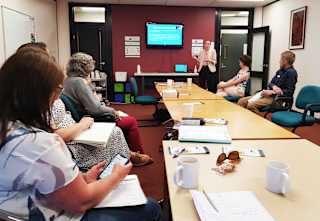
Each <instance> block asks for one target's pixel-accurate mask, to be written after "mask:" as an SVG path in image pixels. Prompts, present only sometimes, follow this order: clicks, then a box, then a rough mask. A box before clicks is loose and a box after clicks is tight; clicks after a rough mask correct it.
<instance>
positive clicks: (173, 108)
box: [164, 100, 299, 139]
mask: <svg viewBox="0 0 320 221" xmlns="http://www.w3.org/2000/svg"><path fill="white" fill-rule="evenodd" d="M188 103H194V109H193V117H200V118H224V119H225V120H227V121H228V125H227V126H228V129H229V133H230V136H231V138H232V139H296V138H299V136H298V135H296V134H294V133H292V132H291V131H289V130H286V129H284V128H282V127H280V126H278V125H276V124H274V123H272V122H270V121H269V120H267V119H264V118H263V117H261V116H259V115H257V114H255V113H253V112H251V111H249V110H247V109H245V108H242V107H240V106H239V105H237V104H233V103H231V102H228V101H226V100H201V101H194V100H183V101H180V100H179V101H164V104H165V105H166V107H167V109H168V111H169V113H170V115H171V117H172V118H173V119H174V120H176V121H180V120H181V119H182V117H185V116H186V115H185V112H186V108H185V105H183V104H188Z"/></svg>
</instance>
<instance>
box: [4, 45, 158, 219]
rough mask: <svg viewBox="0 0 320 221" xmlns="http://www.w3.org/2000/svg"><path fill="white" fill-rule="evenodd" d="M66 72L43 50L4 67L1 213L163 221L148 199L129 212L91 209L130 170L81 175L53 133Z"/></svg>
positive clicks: (16, 56) (18, 57)
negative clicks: (53, 111) (54, 107)
mask: <svg viewBox="0 0 320 221" xmlns="http://www.w3.org/2000/svg"><path fill="white" fill-rule="evenodd" d="M63 79H64V74H63V72H62V70H61V69H60V68H59V67H58V66H57V64H56V63H55V62H53V60H52V58H51V57H50V56H49V55H48V54H47V53H45V52H44V51H43V50H40V49H35V48H28V49H25V50H24V49H21V50H19V52H18V53H16V54H14V55H12V56H11V57H10V58H9V59H8V60H7V61H6V62H5V63H4V65H3V66H2V68H1V69H0V106H1V111H0V183H1V185H0V193H1V194H0V209H1V210H4V211H7V212H10V213H12V214H14V215H16V216H18V217H22V218H24V219H27V220H41V221H96V220H115V221H122V220H129V219H130V220H131V221H140V220H146V221H160V220H161V219H162V218H161V212H160V207H159V205H158V204H157V203H156V202H154V201H153V200H148V202H147V203H146V204H145V205H141V206H136V207H130V208H125V207H123V208H102V209H99V210H96V209H92V208H94V207H95V206H96V205H98V204H99V203H100V202H101V200H103V199H104V198H105V197H106V195H108V194H109V193H110V192H111V191H112V189H114V188H115V187H116V186H117V185H118V184H119V182H120V181H121V180H122V179H123V178H124V177H125V176H126V175H127V174H128V173H129V172H130V169H131V167H132V164H131V163H129V164H128V165H125V166H122V165H115V166H114V168H113V171H112V173H111V175H109V176H107V177H104V178H102V179H99V180H98V179H97V178H98V176H99V174H100V173H101V171H102V170H103V168H104V166H105V162H101V163H99V164H98V165H95V166H94V167H93V168H91V169H90V170H89V171H88V172H87V173H81V172H80V171H79V169H78V167H77V166H76V165H75V162H74V161H73V160H72V158H71V155H70V152H69V150H68V148H67V147H66V145H65V143H64V142H63V140H62V139H61V138H60V137H59V136H58V135H57V134H54V133H52V132H53V129H52V128H51V111H50V109H51V105H52V103H53V102H54V100H56V99H57V97H58V96H59V94H60V93H61V90H62V83H63Z"/></svg>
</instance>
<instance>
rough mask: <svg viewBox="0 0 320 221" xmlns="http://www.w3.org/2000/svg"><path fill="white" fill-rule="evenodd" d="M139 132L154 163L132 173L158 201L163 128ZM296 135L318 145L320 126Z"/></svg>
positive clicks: (139, 111)
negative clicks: (160, 148)
mask: <svg viewBox="0 0 320 221" xmlns="http://www.w3.org/2000/svg"><path fill="white" fill-rule="evenodd" d="M112 106H113V107H114V108H115V109H119V110H122V111H124V112H126V113H128V114H130V115H132V116H134V117H136V118H137V119H150V118H151V114H152V113H153V112H154V107H153V106H141V105H133V104H130V105H125V104H113V105H112ZM140 132H141V138H142V141H143V144H144V148H145V150H146V152H147V153H148V154H150V155H151V156H152V157H153V159H154V161H155V162H154V163H153V164H151V165H148V166H144V167H140V168H134V169H133V170H132V173H135V174H138V176H139V179H140V182H141V185H142V187H143V190H144V191H145V193H146V195H147V196H150V197H153V198H154V199H157V200H160V199H162V198H163V190H164V188H163V187H164V161H163V155H162V154H163V153H162V152H159V147H160V145H161V141H162V137H163V135H164V133H165V128H164V127H163V126H159V127H141V128H140ZM296 133H297V134H298V135H299V136H301V137H302V138H304V139H308V140H310V141H312V142H314V143H316V144H318V145H320V124H316V125H314V126H312V127H303V128H299V129H297V131H296Z"/></svg>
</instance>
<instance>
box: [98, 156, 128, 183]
mask: <svg viewBox="0 0 320 221" xmlns="http://www.w3.org/2000/svg"><path fill="white" fill-rule="evenodd" d="M128 163H129V159H128V158H126V157H124V156H122V155H121V154H117V155H116V156H115V157H114V158H113V159H112V160H111V161H110V163H109V164H108V165H106V166H105V168H104V169H103V171H102V172H101V174H100V175H99V178H100V179H101V178H104V177H107V176H109V175H110V174H111V173H112V170H113V166H114V165H115V164H120V165H127V164H128Z"/></svg>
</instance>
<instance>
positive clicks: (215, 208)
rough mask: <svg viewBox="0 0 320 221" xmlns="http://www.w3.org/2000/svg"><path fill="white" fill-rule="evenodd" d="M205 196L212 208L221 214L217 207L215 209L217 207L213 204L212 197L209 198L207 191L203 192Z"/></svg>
mask: <svg viewBox="0 0 320 221" xmlns="http://www.w3.org/2000/svg"><path fill="white" fill-rule="evenodd" d="M202 192H203V194H204V196H205V197H206V198H207V200H208V202H209V203H210V205H211V206H212V208H213V209H214V210H215V211H216V212H217V213H219V210H218V209H217V207H215V205H214V204H213V202H212V201H211V199H210V197H209V196H208V194H207V193H206V191H205V190H202Z"/></svg>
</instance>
